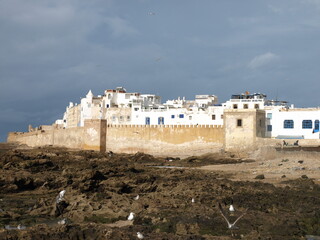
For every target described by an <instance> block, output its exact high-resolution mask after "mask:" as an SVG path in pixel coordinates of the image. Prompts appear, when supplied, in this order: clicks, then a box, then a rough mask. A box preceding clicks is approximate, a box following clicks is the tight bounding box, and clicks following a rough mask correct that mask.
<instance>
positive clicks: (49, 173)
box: [0, 144, 320, 240]
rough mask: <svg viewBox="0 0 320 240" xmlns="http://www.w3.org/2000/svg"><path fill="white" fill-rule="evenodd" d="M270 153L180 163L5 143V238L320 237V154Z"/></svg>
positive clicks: (0, 185) (1, 219)
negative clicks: (231, 225)
mask: <svg viewBox="0 0 320 240" xmlns="http://www.w3.org/2000/svg"><path fill="white" fill-rule="evenodd" d="M262 155H263V154H262V153H256V154H255V155H251V156H250V157H246V158H244V157H242V158H240V157H236V156H234V155H232V154H229V153H219V154H207V155H203V156H199V157H195V156H190V157H188V158H184V159H179V158H171V157H170V156H168V157H154V156H151V155H147V154H143V153H136V154H120V153H113V154H111V153H99V152H93V151H75V150H68V149H63V148H53V147H45V148H34V149H31V148H26V147H23V146H15V145H9V144H0V228H1V229H0V239H10V240H11V239H117V240H118V239H138V237H137V232H140V233H142V234H143V235H144V239H154V240H158V239H163V240H165V239H168V240H171V239H173V240H175V239H179V240H180V239H181V240H184V239H186V240H188V239H190V240H191V239H194V240H196V239H221V240H222V239H223V240H227V239H248V240H250V239H255V240H256V239H270V240H271V239H284V240H285V239H288V240H289V239H290V240H291V239H307V237H306V236H307V235H308V236H310V235H314V236H316V235H320V209H319V206H320V185H319V179H320V158H319V156H320V154H311V155H303V154H301V153H300V154H297V153H279V154H278V155H276V157H274V158H269V159H265V158H264V157H263V156H262ZM62 190H65V195H64V196H63V197H62V198H60V199H59V197H58V195H59V192H60V191H62ZM137 195H139V199H137V200H136V199H135V198H136V197H137ZM192 199H193V200H194V201H192ZM219 203H220V204H221V206H222V208H223V209H224V211H225V212H226V215H227V216H226V217H227V218H228V219H229V220H230V222H233V221H234V220H236V219H237V218H238V216H240V215H242V213H245V212H246V213H245V214H244V215H243V217H242V218H240V219H239V221H238V222H237V223H236V227H237V228H236V229H231V230H230V229H228V225H227V222H226V221H225V219H224V218H223V216H222V215H221V213H220V211H219V208H218V204H219ZM231 204H233V206H234V208H235V211H234V212H229V210H228V209H229V207H230V205H231ZM131 212H133V213H134V218H133V220H131V221H130V220H128V219H127V218H128V216H129V214H130V213H131ZM61 220H64V221H63V222H62V221H61ZM310 239H312V238H311V237H310Z"/></svg>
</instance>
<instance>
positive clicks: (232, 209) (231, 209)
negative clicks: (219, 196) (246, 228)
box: [229, 204, 235, 212]
mask: <svg viewBox="0 0 320 240" xmlns="http://www.w3.org/2000/svg"><path fill="white" fill-rule="evenodd" d="M229 211H230V212H234V211H235V210H234V207H233V205H232V204H231V205H230V207H229Z"/></svg>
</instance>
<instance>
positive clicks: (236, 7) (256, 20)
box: [0, 0, 320, 141]
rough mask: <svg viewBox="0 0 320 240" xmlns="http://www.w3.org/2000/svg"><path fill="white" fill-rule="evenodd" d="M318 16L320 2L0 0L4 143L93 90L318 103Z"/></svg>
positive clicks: (59, 113)
mask: <svg viewBox="0 0 320 240" xmlns="http://www.w3.org/2000/svg"><path fill="white" fill-rule="evenodd" d="M150 13H152V14H150ZM319 13H320V1H318V0H282V1H276V0H269V1H262V0H245V1H238V0H230V1H211V0H202V1H195V0H186V1H182V0H181V1H180V0H177V1H169V0H165V1H156V0H123V1H118V0H117V1H115V0H114V1H112V0H92V1H82V0H70V1H53V0H42V1H38V0H29V1H24V0H2V1H0V32H1V35H0V83H1V86H0V107H1V116H0V141H4V140H5V137H6V134H7V132H8V131H15V130H17V131H21V130H24V131H25V130H26V129H27V126H28V124H32V125H39V124H51V123H52V122H53V121H54V120H55V119H58V118H61V117H62V114H63V112H64V110H65V107H66V106H67V105H68V102H69V101H72V102H79V101H80V97H83V96H85V94H86V93H87V91H88V90H89V89H92V90H93V92H94V94H96V95H98V94H102V93H103V91H104V89H107V88H115V87H117V86H124V87H126V88H127V90H128V91H138V92H142V93H156V94H159V95H161V96H162V99H163V100H166V99H173V98H177V97H178V96H186V97H187V98H188V99H192V98H193V97H194V95H195V94H215V95H217V96H218V97H219V99H220V101H225V100H227V99H228V98H229V96H230V95H231V94H233V93H241V92H244V91H246V90H248V91H251V92H264V93H266V94H267V95H268V96H269V97H270V98H275V97H278V98H281V99H284V100H288V101H290V102H291V103H295V104H296V105H297V106H319V105H320V104H319V97H318V90H317V89H319V79H318V76H319V75H320V74H319V72H320V70H319V67H318V62H319V56H320V54H319V53H320V48H319V47H318V42H319V38H320V31H319V30H320V14H319Z"/></svg>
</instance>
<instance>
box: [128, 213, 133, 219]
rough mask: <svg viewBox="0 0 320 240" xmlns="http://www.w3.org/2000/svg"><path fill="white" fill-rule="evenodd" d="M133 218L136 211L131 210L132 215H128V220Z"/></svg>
mask: <svg viewBox="0 0 320 240" xmlns="http://www.w3.org/2000/svg"><path fill="white" fill-rule="evenodd" d="M133 218H134V213H133V212H131V213H130V215H129V216H128V220H129V221H132V220H133Z"/></svg>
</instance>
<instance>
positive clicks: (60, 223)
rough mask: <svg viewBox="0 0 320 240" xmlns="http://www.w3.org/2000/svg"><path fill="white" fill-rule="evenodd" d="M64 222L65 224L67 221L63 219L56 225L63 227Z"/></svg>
mask: <svg viewBox="0 0 320 240" xmlns="http://www.w3.org/2000/svg"><path fill="white" fill-rule="evenodd" d="M66 222H67V221H66V219H65V218H64V219H62V220H60V221H58V224H59V225H65V224H66Z"/></svg>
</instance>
